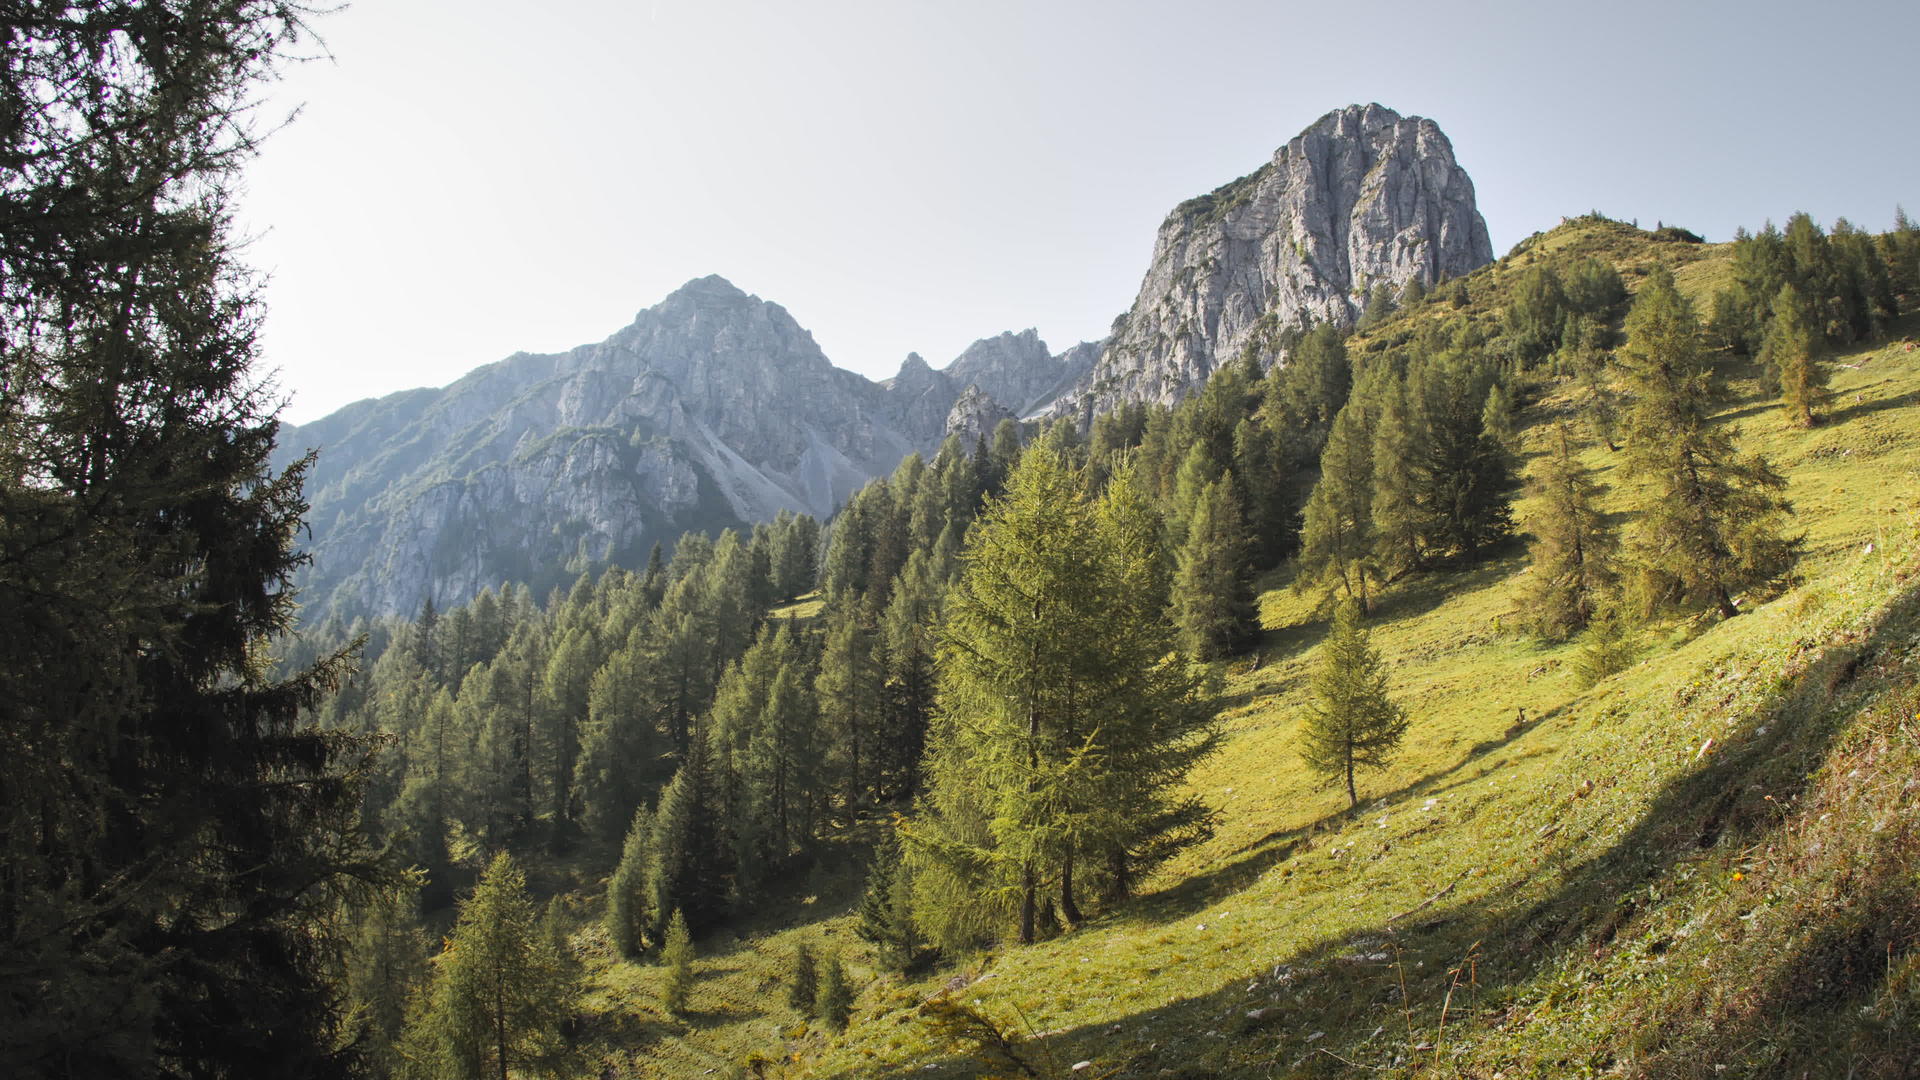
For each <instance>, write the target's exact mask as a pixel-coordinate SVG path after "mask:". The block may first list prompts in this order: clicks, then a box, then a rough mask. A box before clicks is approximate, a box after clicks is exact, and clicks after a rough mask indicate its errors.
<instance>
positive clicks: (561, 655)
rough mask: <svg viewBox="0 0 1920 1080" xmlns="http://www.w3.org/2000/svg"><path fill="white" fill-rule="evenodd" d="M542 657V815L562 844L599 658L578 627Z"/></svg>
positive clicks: (588, 632)
mask: <svg viewBox="0 0 1920 1080" xmlns="http://www.w3.org/2000/svg"><path fill="white" fill-rule="evenodd" d="M585 580H586V579H585V578H584V577H583V578H581V581H583V582H584V581H585ZM545 659H546V663H545V665H544V670H543V672H542V674H541V687H540V692H541V704H542V705H544V706H545V707H544V709H543V710H542V712H543V714H544V715H543V716H542V717H541V719H542V720H543V721H544V723H543V724H542V727H543V728H544V729H545V730H544V732H543V735H544V739H543V740H542V741H543V742H545V744H546V751H547V753H546V755H545V756H546V758H547V762H546V764H547V771H548V776H547V793H548V814H549V815H550V821H551V822H552V829H553V836H554V838H555V840H556V841H558V842H563V843H564V842H565V840H566V838H567V837H568V836H569V835H570V834H571V833H572V830H573V826H574V816H575V803H576V800H577V797H578V790H577V784H576V774H577V772H578V768H579V760H580V743H581V732H582V731H584V730H585V729H586V727H587V724H588V721H589V719H590V706H591V693H592V688H593V679H594V676H595V674H596V673H597V672H598V671H599V670H600V664H601V661H602V660H603V656H602V652H601V649H600V643H599V640H598V638H597V636H596V635H595V633H594V631H593V629H592V627H591V626H589V625H578V626H575V627H573V628H572V629H570V630H568V631H567V632H566V633H565V635H564V636H562V637H561V638H560V640H559V642H558V643H557V644H555V646H554V648H553V650H552V651H551V652H550V653H549V654H548V655H547V656H546V658H545Z"/></svg>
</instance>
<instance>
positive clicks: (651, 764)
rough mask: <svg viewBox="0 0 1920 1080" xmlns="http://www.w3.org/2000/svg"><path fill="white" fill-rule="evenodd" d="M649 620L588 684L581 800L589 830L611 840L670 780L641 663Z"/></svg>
mask: <svg viewBox="0 0 1920 1080" xmlns="http://www.w3.org/2000/svg"><path fill="white" fill-rule="evenodd" d="M646 655H647V643H646V640H645V629H644V624H643V625H642V626H637V627H635V628H634V629H633V630H632V631H631V632H630V633H629V634H628V635H627V638H626V643H625V644H624V645H621V646H620V647H619V648H617V649H615V650H614V651H613V653H612V655H610V656H608V657H607V661H606V663H605V664H603V665H601V667H600V670H598V671H596V672H595V673H594V675H593V681H592V683H591V684H590V685H589V686H588V689H587V723H586V728H585V732H584V734H583V736H582V738H581V748H580V801H581V807H582V814H583V820H584V822H585V824H586V826H587V829H588V832H589V833H590V834H591V835H593V836H595V837H598V838H599V839H600V841H601V842H603V843H608V844H611V843H612V842H614V841H615V840H617V839H619V838H620V837H621V836H624V835H626V833H627V831H628V830H629V829H630V827H631V825H632V822H633V816H634V811H635V810H637V809H638V808H640V807H642V806H645V805H646V804H647V803H649V802H651V801H652V800H653V797H654V795H655V793H656V792H657V791H658V789H659V787H660V786H661V785H662V784H663V782H664V781H665V780H666V779H667V774H666V768H665V766H664V765H663V761H664V758H665V753H666V749H667V746H666V740H665V737H664V733H663V732H661V731H660V730H659V729H658V728H656V727H655V716H654V705H655V702H654V701H653V700H652V698H651V697H650V695H649V693H648V690H649V687H648V680H647V677H646V673H645V672H644V671H643V670H642V666H643V665H644V664H645V663H646Z"/></svg>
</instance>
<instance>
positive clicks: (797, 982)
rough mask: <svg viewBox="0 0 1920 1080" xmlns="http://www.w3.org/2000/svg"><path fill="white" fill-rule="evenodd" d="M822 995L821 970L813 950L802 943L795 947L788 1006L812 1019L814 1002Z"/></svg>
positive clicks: (788, 989)
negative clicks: (815, 960) (814, 957)
mask: <svg viewBox="0 0 1920 1080" xmlns="http://www.w3.org/2000/svg"><path fill="white" fill-rule="evenodd" d="M819 993H820V969H819V967H818V965H816V963H815V962H814V959H813V948H812V947H811V946H809V945H808V944H807V943H806V942H804V941H802V942H800V943H799V944H797V945H795V946H794V947H793V974H792V976H791V977H790V978H789V979H788V980H787V1004H788V1005H789V1006H790V1007H792V1009H793V1011H794V1012H797V1013H799V1014H800V1015H801V1016H805V1017H808V1018H809V1019H811V1018H812V1017H813V1016H815V1015H817V1014H816V1013H815V1012H814V1002H815V999H816V998H817V997H818V996H819Z"/></svg>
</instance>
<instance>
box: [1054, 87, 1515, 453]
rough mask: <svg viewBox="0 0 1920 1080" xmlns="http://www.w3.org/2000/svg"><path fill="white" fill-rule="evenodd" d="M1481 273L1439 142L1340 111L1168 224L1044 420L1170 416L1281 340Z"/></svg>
mask: <svg viewBox="0 0 1920 1080" xmlns="http://www.w3.org/2000/svg"><path fill="white" fill-rule="evenodd" d="M1492 261H1493V245H1492V243H1491V241H1490V240H1489V239H1488V236H1487V227H1486V222H1485V221H1483V220H1482V219H1481V217H1480V213H1479V210H1478V209H1477V208H1476V207H1475V204H1474V195H1473V182H1472V181H1471V180H1469V179H1468V178H1467V174H1466V171H1465V170H1463V169H1461V168H1460V166H1459V165H1458V164H1457V163H1456V162H1455V161H1454V157H1453V147H1452V145H1451V144H1449V143H1448V142H1447V137H1446V136H1445V135H1443V134H1441V132H1440V128H1439V127H1438V126H1437V125H1435V124H1434V122H1433V121H1431V120H1426V119H1422V118H1420V117H1417V116H1407V117H1403V116H1401V115H1400V114H1398V113H1396V112H1394V111H1393V110H1391V109H1386V108H1382V107H1381V106H1379V105H1364V106H1362V105H1353V106H1348V107H1347V108H1344V109H1340V110H1337V111H1335V112H1331V113H1328V114H1327V115H1326V116H1323V117H1321V118H1320V120H1318V121H1317V122H1315V123H1314V124H1313V126H1311V127H1309V128H1307V130H1305V131H1303V132H1301V133H1300V134H1299V135H1298V136H1296V137H1295V138H1294V139H1293V140H1292V141H1291V142H1289V143H1287V144H1286V145H1285V146H1283V147H1281V148H1280V149H1279V150H1278V151H1276V152H1275V153H1274V155H1273V160H1272V161H1270V162H1268V163H1267V164H1265V165H1263V166H1261V167H1260V168H1259V169H1258V170H1257V171H1255V172H1253V173H1252V174H1250V175H1248V176H1244V177H1241V178H1240V179H1238V180H1235V181H1233V182H1232V183H1230V184H1227V185H1225V186H1223V187H1221V188H1219V189H1217V190H1215V191H1214V192H1213V193H1212V194H1209V195H1202V196H1200V197H1199V198H1196V199H1189V200H1188V201H1186V202H1184V203H1181V204H1180V205H1179V206H1178V207H1176V208H1174V211H1173V212H1172V213H1171V214H1169V215H1167V219H1166V221H1165V222H1164V223H1162V224H1161V226H1160V233H1159V236H1158V237H1157V239H1156V240H1155V242H1154V251H1153V264H1152V266H1151V267H1150V268H1149V269H1148V270H1147V274H1146V278H1145V280H1143V281H1142V282H1141V284H1140V292H1139V295H1138V296H1137V297H1136V299H1135V300H1134V302H1133V307H1132V308H1131V309H1130V310H1128V312H1127V313H1126V314H1125V315H1122V316H1121V317H1120V318H1119V319H1118V320H1116V321H1115V323H1114V330H1113V336H1112V337H1111V338H1110V339H1109V340H1108V342H1107V344H1106V348H1105V351H1104V354H1103V355H1102V357H1101V359H1100V362H1099V364H1098V365H1097V366H1096V367H1095V368H1094V370H1093V371H1092V372H1091V373H1090V374H1089V375H1088V376H1086V377H1085V378H1084V379H1083V380H1081V382H1080V384H1079V385H1078V386H1076V387H1075V388H1074V389H1073V390H1072V391H1071V392H1069V393H1067V394H1065V395H1063V396H1062V398H1061V400H1060V401H1059V402H1058V403H1057V404H1056V405H1055V406H1054V409H1055V411H1057V412H1062V413H1065V414H1068V415H1078V416H1080V417H1081V418H1082V419H1083V420H1084V419H1085V418H1088V417H1091V416H1093V415H1095V414H1098V413H1101V412H1105V411H1107V410H1109V409H1112V408H1113V407H1114V406H1116V405H1118V404H1121V403H1123V402H1129V401H1158V402H1172V401H1175V400H1177V399H1178V398H1180V397H1181V396H1182V395H1184V394H1185V393H1186V392H1187V391H1188V390H1190V389H1191V388H1192V387H1194V386H1196V385H1198V384H1199V383H1200V382H1202V381H1204V380H1205V379H1206V377H1207V376H1208V375H1209V374H1211V373H1212V372H1213V370H1214V369H1215V368H1216V367H1218V366H1219V365H1220V364H1222V363H1225V362H1227V361H1229V360H1232V359H1233V358H1235V357H1237V356H1240V355H1242V353H1243V351H1244V350H1247V349H1252V350H1254V352H1255V353H1256V355H1260V356H1262V358H1263V361H1265V362H1270V361H1271V360H1272V359H1274V355H1273V347H1274V341H1275V339H1276V338H1277V337H1278V334H1279V331H1281V330H1282V329H1284V328H1287V327H1293V326H1299V325H1302V324H1303V323H1305V322H1306V321H1308V320H1312V321H1313V322H1316V323H1319V322H1332V323H1335V324H1338V325H1342V326H1347V325H1351V324H1352V323H1353V322H1354V320H1355V319H1356V318H1358V317H1359V315H1360V314H1361V313H1362V312H1363V311H1364V309H1365V307H1366V304H1367V301H1368V297H1369V295H1370V294H1371V292H1372V290H1373V289H1374V288H1375V286H1378V285H1382V284H1385V285H1387V286H1388V287H1389V288H1390V289H1392V290H1393V291H1394V292H1396V293H1397V292H1398V291H1399V290H1400V289H1401V288H1403V287H1404V286H1405V285H1406V283H1407V282H1409V281H1416V280H1417V281H1419V282H1421V283H1422V284H1423V285H1432V284H1433V283H1434V282H1436V281H1438V280H1440V279H1441V278H1448V277H1456V276H1459V275H1462V274H1466V273H1469V272H1471V271H1473V270H1475V269H1478V268H1479V267H1481V266H1484V265H1486V264H1487V263H1489V262H1492Z"/></svg>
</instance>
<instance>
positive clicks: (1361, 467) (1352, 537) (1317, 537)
mask: <svg viewBox="0 0 1920 1080" xmlns="http://www.w3.org/2000/svg"><path fill="white" fill-rule="evenodd" d="M1372 551H1373V432H1372V424H1371V418H1370V417H1369V416H1368V415H1367V407H1366V405H1365V404H1364V403H1362V402H1360V401H1358V400H1357V399H1356V400H1352V401H1349V402H1348V403H1347V407H1346V408H1344V409H1341V410H1340V415H1339V416H1338V417H1337V418H1335V420H1334V422H1333V432H1332V434H1331V435H1329V436H1328V438H1327V448H1326V451H1325V452H1324V453H1322V454H1321V455H1320V480H1319V482H1317V483H1315V484H1314V486H1313V495H1312V496H1311V497H1309V498H1308V499H1307V510H1306V515H1305V522H1304V524H1303V526H1302V528H1301V532H1300V577H1299V578H1298V579H1297V580H1298V581H1299V582H1300V584H1302V585H1307V584H1319V583H1322V582H1327V581H1336V582H1338V583H1339V585H1340V589H1341V591H1342V592H1343V593H1344V594H1345V595H1346V596H1349V597H1355V598H1358V599H1359V601H1360V602H1361V603H1362V604H1365V603H1367V579H1368V578H1369V577H1370V576H1371V575H1372V573H1373V570H1372V566H1371V560H1370V556H1371V554H1372Z"/></svg>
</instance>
